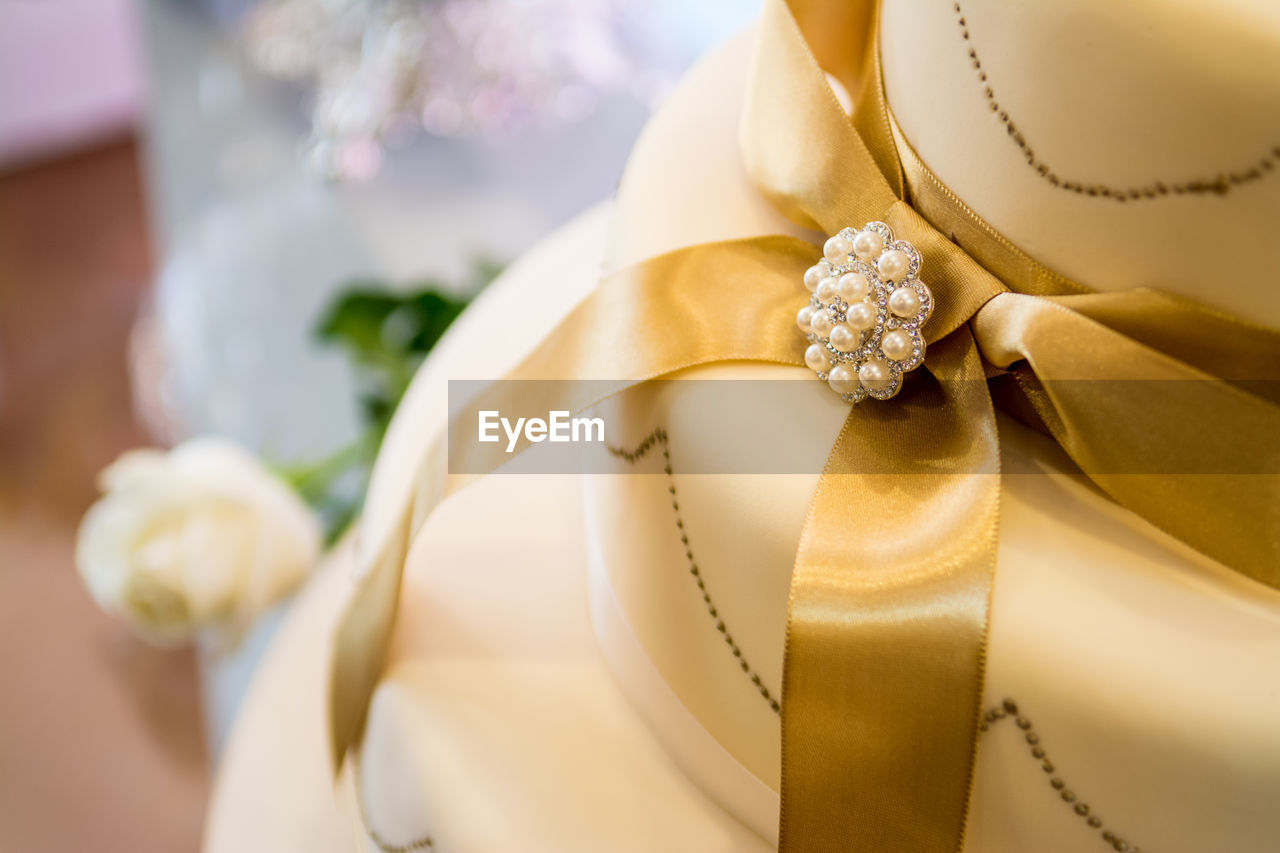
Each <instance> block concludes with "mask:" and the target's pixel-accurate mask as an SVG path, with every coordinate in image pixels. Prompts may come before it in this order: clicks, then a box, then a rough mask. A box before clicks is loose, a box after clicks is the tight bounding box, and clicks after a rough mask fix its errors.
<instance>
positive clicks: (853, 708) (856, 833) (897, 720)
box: [779, 326, 1000, 853]
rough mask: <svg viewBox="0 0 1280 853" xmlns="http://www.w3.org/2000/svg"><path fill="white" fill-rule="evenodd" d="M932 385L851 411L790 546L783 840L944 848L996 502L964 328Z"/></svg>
mask: <svg viewBox="0 0 1280 853" xmlns="http://www.w3.org/2000/svg"><path fill="white" fill-rule="evenodd" d="M929 365H930V369H931V372H932V373H933V375H934V377H935V380H934V381H933V382H931V383H917V384H916V385H915V386H914V387H912V386H908V388H906V389H904V391H903V393H902V394H901V395H899V397H898V398H897V399H896V400H895V401H894V402H895V405H894V406H892V407H888V406H859V407H856V408H854V409H853V411H852V412H851V413H850V415H849V418H848V420H847V421H846V422H845V426H844V429H843V431H842V432H841V434H840V437H839V438H838V439H837V442H836V446H835V449H834V450H833V451H832V454H831V457H830V459H829V460H828V463H827V467H826V470H825V471H824V473H823V475H822V477H821V479H820V481H819V484H818V488H817V491H816V492H815V494H814V498H813V502H812V504H811V506H810V510H809V516H808V519H807V521H806V524H805V528H804V532H803V534H802V536H801V540H800V548H799V552H798V554H797V558H796V565H795V572H794V574H793V576H792V582H791V600H790V611H789V614H788V617H789V618H788V629H787V652H786V662H785V668H784V682H783V704H782V792H781V793H782V816H781V841H780V844H779V850H780V851H784V853H799V851H804V853H818V851H832V853H834V851H842V853H847V851H868V853H871V851H877V853H878V852H879V851H884V850H893V851H900V853H926V851H927V853H954V851H956V850H958V849H960V846H961V844H962V842H963V838H964V824H965V818H966V813H967V807H968V795H969V790H970V785H971V778H972V773H973V760H974V738H975V736H976V731H977V724H978V717H979V714H980V710H981V709H980V706H981V700H982V684H983V675H984V664H985V648H986V636H987V615H988V609H989V601H990V595H991V588H992V583H993V580H994V569H995V555H996V532H997V524H998V507H999V496H1000V477H999V473H1000V468H999V465H1000V453H999V445H998V439H997V434H996V424H995V414H994V410H993V408H992V403H991V399H990V396H989V393H988V391H987V386H986V382H985V380H984V377H983V367H982V363H981V360H980V358H979V356H978V350H977V346H976V344H975V342H974V339H973V336H972V333H971V332H970V330H969V328H968V327H967V326H965V327H962V328H960V329H958V330H957V331H956V332H955V333H953V334H952V335H949V336H948V337H947V338H945V339H944V340H942V341H939V342H938V343H937V344H935V345H933V346H932V347H931V348H930V350H929Z"/></svg>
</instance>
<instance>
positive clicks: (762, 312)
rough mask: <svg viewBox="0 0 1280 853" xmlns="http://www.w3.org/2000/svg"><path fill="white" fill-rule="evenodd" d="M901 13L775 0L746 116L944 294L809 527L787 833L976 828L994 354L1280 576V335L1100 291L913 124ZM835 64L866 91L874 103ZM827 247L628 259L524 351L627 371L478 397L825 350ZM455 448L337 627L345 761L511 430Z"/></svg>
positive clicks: (1071, 428) (1134, 489) (1166, 525)
mask: <svg viewBox="0 0 1280 853" xmlns="http://www.w3.org/2000/svg"><path fill="white" fill-rule="evenodd" d="M874 19H875V6H874V4H873V3H871V2H869V0H868V2H863V3H856V2H854V3H850V2H842V0H792V2H791V3H789V4H788V3H787V2H785V0H765V3H764V10H763V14H762V21H761V25H760V29H759V38H758V46H757V53H756V57H755V60H754V64H753V68H752V73H751V76H750V79H749V82H748V92H747V99H746V104H745V108H744V113H743V117H742V127H741V142H742V153H743V159H744V163H745V165H746V167H747V169H748V173H749V174H750V175H751V177H752V179H753V180H754V181H755V182H756V183H757V185H758V186H759V188H760V190H761V192H762V193H763V194H764V195H765V196H766V197H768V198H769V199H771V200H772V202H773V203H774V204H775V205H776V206H777V207H778V209H779V210H780V211H781V212H782V213H784V214H785V215H786V216H788V217H790V218H791V219H793V220H794V221H796V222H799V223H801V224H803V225H806V226H809V227H816V228H819V229H820V230H822V231H824V232H827V233H832V232H835V231H837V230H839V229H841V228H843V227H845V226H854V227H857V226H861V225H862V224H863V223H865V222H867V221H871V220H877V219H879V220H883V221H885V222H887V223H888V224H889V225H890V226H891V227H893V229H894V231H895V233H897V234H898V235H899V236H900V237H902V238H903V239H907V240H910V241H911V242H912V243H914V244H915V245H916V247H917V248H918V249H919V250H920V252H921V254H922V256H923V258H924V268H923V277H924V278H925V280H926V281H927V282H928V283H929V285H930V286H931V288H932V289H933V292H934V295H935V301H936V305H937V307H936V309H935V312H934V314H933V316H932V318H931V319H930V321H929V324H928V325H927V326H926V327H925V330H924V331H925V333H926V336H927V338H928V340H929V349H928V357H927V359H926V362H925V367H926V368H927V370H926V371H920V372H919V375H913V376H912V378H911V380H910V381H909V382H908V383H907V384H906V386H905V387H904V389H903V391H902V393H901V394H900V395H899V396H898V397H897V398H895V399H893V400H892V401H889V402H883V403H882V402H876V401H868V402H867V403H864V404H862V405H859V406H856V407H853V408H852V410H851V411H850V414H849V416H848V419H847V421H846V423H845V425H844V428H843V430H842V432H841V434H840V436H839V438H838V440H837V442H836V445H835V447H834V448H833V449H832V452H831V455H830V457H829V460H828V463H827V466H826V468H825V470H824V473H823V475H822V477H821V478H820V481H819V485H818V487H817V490H816V492H815V495H814V498H813V501H812V504H811V507H810V512H809V516H808V519H807V521H806V524H805V527H804V532H803V535H802V538H801V543H800V548H799V551H798V553H797V557H796V564H795V570H794V575H793V579H792V591H791V598H790V603H789V621H788V639H787V650H786V660H785V667H784V690H783V702H782V728H783V764H782V767H783V774H782V814H781V824H782V827H781V828H782V833H781V841H780V849H782V850H785V851H805V853H816V852H817V851H836V850H839V851H858V850H864V851H877V853H879V851H887V850H892V851H895V853H897V851H913V852H914V851H920V853H924V851H928V852H929V853H943V851H947V853H950V851H956V850H959V849H960V848H961V846H962V845H963V841H964V824H965V820H966V811H967V803H968V796H969V789H970V785H971V778H972V772H973V758H974V735H975V731H976V727H977V722H978V714H979V707H980V702H981V699H982V689H983V665H984V660H985V650H986V634H987V618H988V606H989V605H988V603H989V600H990V595H991V589H992V585H993V583H994V578H995V553H996V542H997V534H998V522H999V507H998V503H999V458H1000V457H999V444H998V436H997V432H996V429H995V420H994V410H993V402H992V396H991V394H990V392H989V390H988V384H987V379H988V377H991V376H993V375H1003V376H1005V377H1007V378H1009V379H1010V380H1011V383H1012V384H1011V387H1012V388H1013V389H1014V391H1015V399H1014V402H1015V403H1016V404H1017V405H1018V406H1019V407H1020V408H1021V410H1023V411H1025V412H1027V413H1029V414H1030V415H1033V416H1034V420H1035V422H1036V423H1037V424H1038V425H1040V426H1041V427H1042V428H1044V429H1045V430H1047V431H1048V432H1049V433H1050V434H1051V435H1052V436H1053V437H1054V438H1055V439H1056V440H1057V441H1058V442H1059V443H1060V444H1061V445H1062V446H1063V447H1064V448H1065V449H1066V451H1067V452H1068V453H1069V454H1070V455H1071V457H1072V459H1073V460H1074V461H1075V462H1076V464H1078V465H1079V466H1080V468H1081V470H1082V471H1084V472H1085V473H1086V474H1088V475H1089V476H1090V477H1091V478H1093V480H1094V481H1095V482H1096V483H1098V485H1099V486H1100V487H1101V488H1103V489H1104V490H1105V491H1106V492H1107V493H1108V494H1110V495H1111V496H1112V497H1113V498H1114V499H1115V500H1116V501H1117V502H1119V503H1120V504H1121V505H1123V506H1125V507H1127V508H1129V509H1131V510H1133V511H1135V512H1137V513H1139V514H1141V515H1142V516H1143V517H1145V518H1147V519H1148V520H1150V521H1151V522H1152V523H1154V524H1156V525H1158V526H1159V527H1161V528H1163V529H1164V530H1166V531H1168V532H1169V533H1171V534H1172V535H1174V536H1175V537H1177V538H1179V539H1181V540H1182V541H1184V542H1186V543H1188V544H1189V545H1191V546H1193V547H1195V548H1198V549H1200V550H1201V551H1203V552H1205V553H1206V554H1209V555H1211V556H1213V557H1214V558H1215V559H1218V560H1220V561H1221V562H1222V563H1223V564H1224V565H1226V566H1229V567H1230V568H1232V569H1235V570H1236V571H1238V572H1240V573H1241V574H1244V575H1246V576H1248V577H1251V578H1253V579H1255V580H1257V581H1259V582H1262V583H1265V584H1268V585H1270V586H1272V587H1277V588H1280V393H1277V390H1276V389H1277V386H1278V380H1280V334H1277V333H1276V332H1275V331H1273V330H1268V329H1263V328H1259V327H1256V326H1253V325H1250V324H1248V323H1245V322H1241V321H1238V320H1234V319H1232V318H1228V317H1224V316H1222V315H1221V314H1219V313H1217V312H1214V311H1211V310H1209V309H1206V308H1204V307H1202V306H1198V305H1195V304H1193V303H1191V302H1189V301H1186V300H1183V299H1180V298H1177V297H1173V296H1170V295H1168V294H1162V293H1159V292H1155V291H1132V292H1128V293H1113V294H1095V293H1091V292H1089V291H1088V288H1086V287H1084V286H1082V285H1080V284H1079V283H1077V282H1073V281H1071V280H1069V279H1067V278H1065V277H1063V276H1061V275H1058V274H1056V273H1055V272H1053V271H1052V270H1049V269H1047V268H1045V267H1044V266H1043V265H1041V264H1039V263H1037V262H1036V261H1035V260H1034V259H1032V258H1030V257H1028V256H1027V255H1026V254H1025V253H1023V252H1022V251H1021V250H1019V249H1018V248H1017V247H1016V246H1014V245H1013V244H1012V243H1010V242H1009V241H1008V240H1007V239H1005V238H1004V237H1003V236H1001V235H1000V234H998V233H997V232H996V231H995V230H994V229H992V228H991V227H990V225H988V224H987V223H985V222H984V221H982V220H981V218H979V217H978V216H977V215H976V214H975V213H974V212H973V211H972V210H971V209H970V208H969V207H968V206H967V205H965V204H964V202H963V201H962V200H960V199H959V198H958V197H956V196H955V194H954V193H952V192H951V191H950V190H948V189H947V188H946V186H945V185H943V184H942V182H941V181H939V180H938V179H937V177H936V176H934V175H933V174H932V172H930V171H929V169H928V168H927V166H926V165H925V164H924V163H923V162H922V161H921V160H920V159H919V157H918V156H917V155H916V154H915V152H914V151H912V150H911V149H910V147H909V146H907V145H898V144H897V143H896V142H895V139H896V138H899V137H900V134H899V133H897V131H896V129H895V125H894V123H893V119H892V115H891V113H890V111H889V109H888V105H887V103H886V102H885V98H884V88H883V81H882V80H881V78H880V66H879V56H878V51H877V50H876V43H875V26H874ZM815 53H816V57H815ZM824 67H825V68H826V69H827V70H828V71H830V72H831V73H832V74H833V75H834V76H836V77H837V78H839V80H840V81H841V82H842V83H843V84H844V85H845V86H846V88H848V89H849V90H850V91H857V92H858V93H859V96H858V97H859V103H858V107H857V111H856V114H855V116H854V117H853V119H852V120H851V119H850V117H848V116H846V115H845V113H844V111H843V110H842V109H841V107H840V105H839V103H838V101H837V100H836V98H835V97H834V95H833V94H832V92H831V91H830V89H829V87H828V86H827V83H826V77H825V75H824V73H823V68H824ZM858 78H861V79H858ZM632 179H637V178H636V177H635V176H633V178H632ZM654 179H655V180H662V179H663V178H662V176H661V175H656V176H654ZM818 256H819V250H818V249H817V248H816V247H814V246H810V245H808V244H806V243H804V242H803V241H798V240H794V239H791V238H783V237H777V238H762V239H754V240H744V241H737V242H728V243H717V244H708V245H703V246H695V247H691V248H688V249H684V250H680V251H678V252H673V253H671V254H669V255H665V256H662V257H660V258H656V259H653V260H651V261H647V262H645V263H642V264H639V265H637V266H636V267H633V268H631V269H629V270H626V271H623V272H622V273H620V274H618V275H616V276H614V277H613V278H611V279H610V280H608V281H606V282H604V283H603V284H602V285H601V286H600V287H599V288H598V289H597V291H596V292H594V293H593V294H592V295H591V296H590V297H589V298H588V299H587V300H586V301H585V302H584V303H583V304H582V305H581V306H580V307H579V308H578V309H577V310H575V311H574V312H573V313H572V314H571V315H570V316H569V317H568V318H567V319H566V320H565V321H564V322H563V323H562V324H561V325H560V326H559V327H557V328H556V329H555V330H554V331H553V332H552V333H551V334H550V335H549V336H548V338H547V339H546V340H545V341H544V342H543V343H542V344H541V345H540V346H539V347H538V348H537V349H536V350H535V351H534V352H533V354H532V355H530V356H529V358H527V359H526V360H525V361H524V362H522V363H521V365H520V366H519V367H517V368H516V369H515V370H514V371H512V372H511V373H510V374H508V376H507V377H505V378H507V379H559V380H565V379H583V380H587V379H589V380H607V383H606V386H605V390H604V391H601V386H600V385H598V384H593V385H591V386H585V385H583V386H575V385H574V384H573V383H568V382H556V383H547V384H546V386H545V389H546V391H545V394H543V395H542V396H538V395H537V394H536V393H535V392H534V390H533V389H532V388H531V387H529V386H513V385H512V384H511V383H501V384H498V385H495V386H494V387H493V388H492V389H490V390H487V391H484V392H481V395H480V396H479V397H478V398H477V399H476V400H473V401H471V402H470V404H469V405H467V406H465V407H463V408H462V410H461V411H460V412H459V414H457V415H456V416H455V422H458V423H471V422H473V421H472V420H469V419H472V418H473V417H474V413H475V411H476V410H477V409H479V408H490V409H498V410H504V409H515V410H519V409H522V408H525V407H527V406H534V405H536V406H537V407H539V408H541V409H542V410H547V409H553V408H554V409H564V410H569V411H574V412H577V411H581V410H582V409H584V408H586V407H589V406H591V405H592V404H594V403H595V402H597V401H598V400H599V398H600V396H601V394H603V393H610V392H612V391H617V390H622V389H623V388H626V387H628V386H630V385H633V384H635V383H637V382H640V381H644V380H646V379H651V378H655V377H657V376H661V375H665V374H669V373H671V372H674V371H677V370H680V369H682V368H685V367H690V366H693V365H697V364H705V363H710V362H714V361H724V360H734V359H748V360H757V361H767V362H776V363H781V364H800V363H801V362H802V353H803V351H804V348H805V346H806V342H805V340H804V338H803V336H801V335H800V333H799V332H798V330H796V328H795V320H794V318H795V312H796V310H797V309H798V308H799V307H800V305H801V304H803V302H804V299H805V296H804V291H803V287H802V285H801V280H802V276H803V272H804V270H805V268H806V267H807V266H808V265H809V264H810V263H812V262H813V261H814V260H815V259H816V258H817V257H818ZM726 304H733V305H734V306H735V311H736V312H737V313H736V314H735V316H734V318H733V322H723V306H724V305H726ZM806 381H811V382H813V386H814V391H813V393H815V394H829V393H830V391H829V390H828V389H826V388H824V387H823V386H822V385H821V384H820V383H818V382H816V381H813V380H806ZM513 387H516V388H519V390H516V391H512V390H510V389H511V388H513ZM528 394H533V395H534V396H533V397H526V396H525V395H528ZM428 448H429V449H428V451H427V453H426V456H425V458H424V459H423V461H422V462H421V467H420V470H419V473H418V475H417V477H416V480H415V487H414V490H413V494H412V496H411V497H410V498H409V499H407V500H406V505H405V509H404V512H403V514H402V518H401V522H400V523H399V524H398V525H397V526H395V528H394V529H393V530H392V532H391V533H390V534H389V535H388V536H387V538H386V541H384V542H382V543H381V544H380V545H379V547H377V548H376V549H374V550H373V552H372V553H374V555H375V557H374V559H373V560H372V561H371V563H370V565H369V566H368V567H367V571H366V572H365V574H364V575H363V577H362V579H361V581H360V585H359V588H358V590H357V591H356V594H355V596H354V598H353V601H352V603H351V605H350V608H349V611H348V613H347V615H346V617H345V618H344V621H343V623H342V625H341V626H340V628H339V632H338V634H337V637H336V640H335V642H336V644H337V649H336V653H335V664H334V670H333V674H332V681H331V724H332V738H333V741H332V747H333V757H334V761H335V763H337V764H340V763H341V761H342V758H343V756H344V755H345V753H346V752H347V750H348V749H349V748H350V747H351V746H353V745H354V744H355V743H356V742H358V740H359V736H360V732H361V729H362V726H363V720H364V715H365V712H366V709H367V706H368V702H369V699H370V696H371V694H372V692H373V690H374V689H375V687H376V685H377V681H378V678H379V674H380V669H381V666H382V662H383V657H384V655H385V650H386V646H387V643H388V641H389V638H390V635H391V631H392V625H393V623H394V618H395V614H396V607H397V603H396V602H397V597H398V591H399V585H400V576H401V573H402V571H403V567H404V560H405V556H406V554H407V552H408V549H409V547H410V546H411V544H412V542H413V538H414V535H415V532H416V531H417V530H418V529H419V528H420V527H421V524H422V523H423V521H424V520H425V518H426V517H427V515H428V514H429V513H430V512H431V510H432V509H433V508H434V507H435V506H436V505H437V504H438V503H439V502H440V501H442V500H444V499H445V498H447V497H448V495H450V494H452V493H453V492H455V491H456V490H457V489H458V488H461V487H462V486H463V485H465V483H466V482H467V481H468V480H469V479H471V478H462V477H458V476H450V474H449V472H450V470H468V471H480V472H484V471H491V470H494V469H495V468H496V467H497V466H499V465H500V464H502V463H503V462H505V461H506V460H507V459H508V458H509V456H508V455H507V454H504V453H499V452H496V451H491V449H489V448H488V447H487V446H486V448H480V447H478V446H476V445H463V446H460V447H459V448H450V447H449V446H448V443H447V442H446V440H445V438H444V436H443V435H441V436H437V437H436V438H435V439H434V440H433V441H432V442H431V443H430V444H429V445H428ZM460 450H461V452H463V453H465V454H468V455H467V456H465V457H459V456H458V453H459V451H460ZM450 451H452V452H454V458H452V459H451V458H450V457H449V453H450Z"/></svg>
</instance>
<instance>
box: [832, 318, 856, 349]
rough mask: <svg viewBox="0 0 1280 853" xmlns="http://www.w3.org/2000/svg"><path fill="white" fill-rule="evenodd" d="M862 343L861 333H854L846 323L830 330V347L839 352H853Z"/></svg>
mask: <svg viewBox="0 0 1280 853" xmlns="http://www.w3.org/2000/svg"><path fill="white" fill-rule="evenodd" d="M861 343H862V333H861V332H855V331H854V330H853V327H851V326H850V325H849V324H848V323H841V324H840V325H838V326H836V327H835V328H834V329H832V330H831V345H832V346H833V347H835V348H836V349H838V350H840V352H853V351H854V350H856V349H857V348H858V345H859V344H861Z"/></svg>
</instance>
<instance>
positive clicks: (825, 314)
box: [809, 308, 834, 338]
mask: <svg viewBox="0 0 1280 853" xmlns="http://www.w3.org/2000/svg"><path fill="white" fill-rule="evenodd" d="M833 325H834V323H832V321H831V312H830V311H828V310H826V309H825V308H822V309H819V310H817V311H814V312H813V317H812V318H810V320H809V329H810V331H812V332H813V333H814V334H815V335H819V336H821V337H824V338H825V337H826V336H827V335H829V334H830V333H831V327H832V326H833Z"/></svg>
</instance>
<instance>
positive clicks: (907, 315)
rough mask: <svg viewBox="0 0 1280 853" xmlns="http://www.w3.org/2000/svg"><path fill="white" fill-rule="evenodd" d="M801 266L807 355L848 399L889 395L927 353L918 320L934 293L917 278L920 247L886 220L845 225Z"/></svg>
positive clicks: (814, 367) (924, 316)
mask: <svg viewBox="0 0 1280 853" xmlns="http://www.w3.org/2000/svg"><path fill="white" fill-rule="evenodd" d="M822 254H823V258H822V260H820V261H818V263H817V264H815V265H813V266H812V267H810V268H809V269H808V270H807V271H806V272H805V274H804V284H805V287H806V288H807V289H808V290H809V291H811V296H810V298H809V301H808V303H806V304H805V305H804V306H803V307H802V308H801V309H800V311H799V313H798V314H797V315H796V325H797V326H798V327H799V328H800V331H801V332H802V333H803V334H804V335H805V337H806V338H808V340H809V347H808V349H806V350H805V354H804V361H805V364H806V365H808V367H809V369H810V370H812V371H813V372H814V373H816V374H818V377H819V378H820V379H823V380H826V382H827V384H828V385H829V386H830V387H831V389H832V390H833V391H835V392H836V393H837V394H839V395H840V396H841V397H842V398H843V399H845V400H846V401H848V402H850V403H857V402H860V401H861V400H862V399H863V398H865V397H875V398H876V399H880V400H887V399H889V398H890V397H892V396H894V395H895V394H897V393H898V391H899V390H900V389H901V387H902V376H903V374H904V373H906V372H908V371H910V370H914V369H915V368H917V367H919V366H920V364H921V363H922V362H923V361H924V352H925V340H924V337H923V335H922V334H921V332H920V328H921V326H923V325H924V323H925V322H926V321H927V320H928V319H929V315H930V313H931V312H932V311H933V295H932V293H930V291H929V288H928V287H927V286H926V285H925V284H924V282H922V281H920V265H921V258H920V253H919V251H917V250H916V248H915V247H914V246H912V245H911V244H910V243H908V242H906V241H905V240H896V239H895V238H894V235H893V231H892V230H891V229H890V228H889V226H888V225H886V224H885V223H883V222H871V223H868V224H867V225H866V226H864V227H863V228H862V229H861V230H857V231H855V230H854V229H852V228H845V229H844V230H843V231H841V232H840V233H839V234H836V235H834V236H833V237H831V238H830V239H828V240H827V241H826V243H825V244H824V245H823V247H822Z"/></svg>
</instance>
